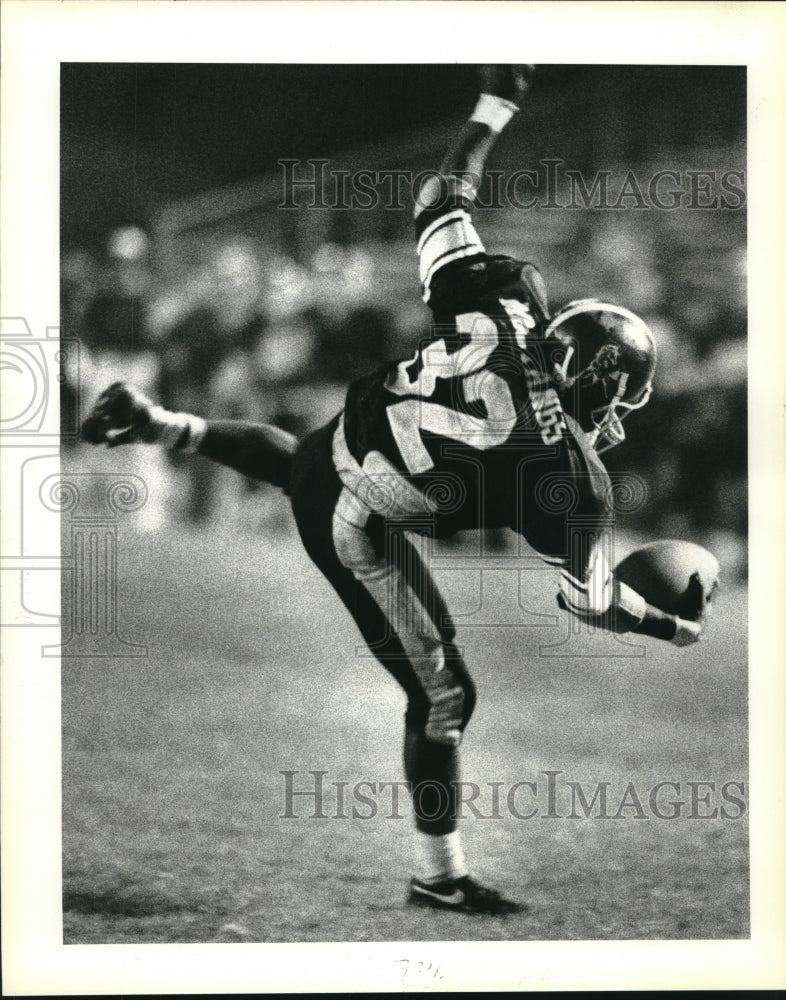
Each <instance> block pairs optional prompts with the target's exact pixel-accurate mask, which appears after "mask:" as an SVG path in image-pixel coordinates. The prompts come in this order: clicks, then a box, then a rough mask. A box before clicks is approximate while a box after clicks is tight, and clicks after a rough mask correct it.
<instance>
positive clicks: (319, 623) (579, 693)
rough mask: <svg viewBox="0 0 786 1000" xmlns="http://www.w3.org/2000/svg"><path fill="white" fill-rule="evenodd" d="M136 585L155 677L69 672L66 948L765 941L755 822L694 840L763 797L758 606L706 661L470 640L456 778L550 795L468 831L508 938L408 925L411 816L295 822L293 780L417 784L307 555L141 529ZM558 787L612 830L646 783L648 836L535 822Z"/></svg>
mask: <svg viewBox="0 0 786 1000" xmlns="http://www.w3.org/2000/svg"><path fill="white" fill-rule="evenodd" d="M131 520H132V519H131V518H129V524H130V523H131ZM453 554H455V551H454V553H453ZM120 565H121V579H120V619H121V630H122V632H123V634H124V636H125V637H126V638H127V639H130V640H134V641H144V642H146V643H147V644H148V646H149V653H148V656H147V657H144V658H124V659H113V660H109V659H82V660H80V659H64V660H63V794H64V799H63V801H64V814H63V837H64V841H63V842H64V849H63V850H64V856H63V889H64V937H65V941H66V943H76V942H80V943H96V942H116V943H123V942H209V941H336V940H346V941H385V940H415V941H416V940H469V939H478V940H495V939H499V940H555V939H603V938H606V939H636V938H648V939H658V938H662V939H666V938H691V939H702V938H739V937H747V936H748V934H749V920H748V850H747V817H746V816H740V817H739V818H727V819H723V818H715V819H696V818H689V814H690V812H691V802H690V799H691V792H690V789H689V787H688V785H687V784H686V783H687V782H688V781H704V780H706V781H714V782H716V789H715V791H714V792H711V791H710V792H708V791H707V789H706V788H705V789H703V790H702V789H700V790H699V791H698V792H697V794H700V795H708V796H709V800H708V804H707V805H703V804H701V803H699V805H698V806H697V807H696V809H695V810H694V811H698V812H701V813H704V812H707V811H710V810H711V809H712V808H713V807H715V806H719V805H722V804H724V803H723V802H722V801H721V799H720V794H719V789H720V785H721V784H723V783H724V782H726V781H732V780H736V781H744V780H746V773H747V728H746V727H747V702H746V674H747V668H746V618H745V614H746V612H745V602H746V594H745V591H744V590H743V589H741V588H736V589H735V588H734V587H727V588H726V590H725V591H724V592H723V593H722V595H721V597H720V599H719V605H718V610H717V612H716V616H715V618H714V620H713V622H712V629H711V631H710V634H709V635H708V636H707V637H706V639H705V641H703V642H702V643H700V644H699V646H697V647H694V648H693V649H691V650H677V649H673V648H671V647H668V646H662V645H659V644H657V643H654V642H649V641H647V645H646V655H645V656H643V657H639V658H632V657H626V658H612V657H608V656H606V655H605V653H604V650H606V651H607V650H608V649H609V647H608V646H604V645H603V643H604V642H606V640H605V639H600V640H599V641H596V642H592V641H591V640H590V639H588V638H586V637H582V638H581V643H582V645H581V646H580V648H579V647H577V648H578V649H579V652H583V653H584V654H587V653H594V654H595V655H591V656H588V655H574V656H571V657H567V658H561V657H554V656H548V655H540V654H539V646H540V645H542V644H544V643H545V644H549V643H551V644H553V643H555V642H557V641H558V640H559V638H560V635H561V629H563V628H564V627H565V626H564V622H563V623H562V624H561V625H559V626H555V627H548V626H547V627H542V628H521V627H514V626H512V625H511V626H510V627H490V626H489V627H471V623H472V622H474V621H477V620H483V618H482V616H475V618H470V619H469V624H467V625H466V626H465V627H464V628H462V629H461V630H460V634H459V641H460V642H461V643H462V644H463V645H464V647H465V651H466V656H467V660H468V662H469V664H470V667H471V670H472V672H473V675H474V677H475V680H476V682H477V685H478V689H479V701H478V708H477V710H476V714H475V717H474V719H473V722H472V724H471V726H470V728H469V730H468V733H467V736H466V740H465V751H464V775H463V776H464V778H465V780H467V781H475V782H477V783H478V784H480V785H481V786H482V787H483V788H484V789H487V785H486V784H485V783H487V782H490V781H496V782H502V783H504V785H503V786H502V787H503V796H504V789H505V788H507V787H509V786H510V785H511V784H513V783H514V782H516V781H532V782H538V789H539V794H538V798H537V802H536V804H538V805H539V806H540V813H541V815H538V816H536V817H534V818H532V819H519V818H516V817H515V816H514V815H511V814H510V812H508V811H506V810H502V812H503V815H502V816H501V817H498V818H486V819H481V818H472V817H470V818H468V819H467V820H466V821H465V823H464V830H465V837H466V849H467V853H468V856H469V858H470V860H471V862H472V863H473V868H474V871H475V873H476V874H477V875H478V876H479V877H481V878H483V879H485V880H486V881H487V882H489V883H490V884H492V885H495V886H498V887H500V888H502V889H504V890H505V891H506V892H507V893H508V894H509V895H511V896H512V897H514V898H516V899H518V900H520V901H522V902H524V903H526V904H527V906H528V909H527V910H526V912H524V913H523V914H521V915H517V916H514V917H509V918H507V919H500V918H494V917H473V916H466V915H460V914H452V913H448V914H441V913H436V912H434V911H428V910H425V911H424V910H418V909H412V908H410V907H407V906H406V905H405V896H406V887H407V881H408V878H409V876H410V874H412V873H413V872H414V871H415V870H416V868H417V862H418V858H417V856H416V853H415V845H414V836H413V834H412V823H411V817H410V814H409V808H408V804H407V803H405V802H404V801H402V804H401V810H400V812H401V815H402V816H403V818H400V819H394V818H390V815H389V813H390V809H389V808H385V803H389V802H390V799H389V797H388V798H384V799H382V798H380V808H379V813H378V815H377V816H376V817H375V818H370V819H339V818H329V819H324V820H321V819H312V818H310V815H311V807H310V805H309V802H308V801H307V800H305V799H303V800H300V803H299V804H298V807H297V815H298V816H299V818H290V819H284V818H281V814H282V813H283V812H284V806H285V802H284V778H283V776H282V774H281V772H282V771H285V770H291V771H296V772H301V774H300V775H299V776H298V777H297V779H296V780H297V782H298V787H299V788H302V787H305V785H306V781H307V777H308V776H307V775H305V772H308V771H310V770H322V771H326V772H328V774H327V775H326V778H325V781H326V782H332V781H346V782H349V787H350V788H351V787H352V785H353V783H354V782H356V781H359V780H361V779H367V780H370V781H377V782H379V781H397V780H401V778H402V773H401V763H400V758H401V749H400V745H401V735H402V720H401V715H402V712H403V708H404V704H403V697H402V695H401V694H400V692H399V691H398V689H397V687H396V686H395V684H394V683H393V682H392V681H391V680H390V679H389V678H388V677H387V675H386V673H385V672H384V671H383V669H382V668H381V667H380V666H379V665H378V664H377V663H376V661H374V660H372V659H370V658H368V657H367V656H362V655H357V652H356V647H357V644H358V642H359V637H358V635H357V633H356V632H355V629H354V626H353V625H352V622H351V620H350V619H349V617H348V616H347V615H346V613H345V612H344V611H343V609H342V608H341V607H340V606H339V603H338V600H337V599H336V598H335V596H334V595H333V593H332V591H331V590H330V589H329V587H328V586H327V585H326V583H325V582H324V581H323V580H322V578H321V577H320V575H319V574H318V572H317V571H316V570H315V569H314V568H313V567H312V566H311V564H310V563H309V562H308V560H307V558H306V556H305V555H304V553H303V552H302V550H301V548H300V544H299V541H298V540H297V538H296V536H295V535H294V533H292V534H286V533H284V534H278V533H274V534H253V535H252V534H250V533H248V534H242V533H241V534H236V533H233V532H232V531H230V530H228V529H227V530H226V531H223V532H218V533H213V532H208V531H195V530H194V531H186V530H185V529H181V530H178V531H175V532H174V533H170V532H164V531H163V530H157V531H152V532H148V533H144V534H139V535H134V534H133V525H132V526H131V527H124V528H123V530H122V532H121V535H120ZM438 577H439V580H440V582H441V584H442V586H443V589H444V591H445V593H446V595H447V596H448V597H449V599H450V600H451V602H452V604H453V607H454V609H455V610H456V611H457V612H459V613H462V612H468V611H469V610H471V609H472V608H473V607H474V605H475V604H476V603H477V601H476V598H477V588H478V579H479V578H478V574H477V572H476V571H474V570H472V569H465V570H464V571H461V572H459V571H455V572H454V571H447V570H446V569H444V568H443V571H441V572H440V573H439V574H438ZM554 584H555V581H554V580H553V579H552V577H551V575H550V574H549V573H531V574H528V575H526V576H525V578H524V585H523V592H522V596H523V598H524V603H525V605H526V606H527V607H528V608H530V609H532V610H538V611H540V612H542V613H548V614H551V613H554V612H555V611H556V607H555V604H554V599H553V591H554ZM516 586H517V583H516V575H515V574H504V573H503V574H500V575H498V576H497V577H495V578H493V579H492V577H491V576H489V577H488V578H487V579H486V582H485V587H486V593H487V595H490V601H491V603H490V607H491V608H492V617H491V618H487V619H486V620H492V621H493V620H495V617H494V616H496V620H497V621H510V622H513V621H515V610H516V605H515V602H516V595H515V587H516ZM495 588H496V589H495ZM506 602H507V604H506ZM484 607H485V606H484ZM484 613H485V612H484ZM571 648H572V647H571ZM546 770H551V771H562V772H563V774H562V775H561V776H560V778H559V780H560V781H561V782H565V781H568V780H571V781H577V782H580V783H581V784H582V787H583V788H584V789H585V790H587V791H592V789H593V788H594V787H595V786H596V784H597V783H598V782H600V781H606V782H609V783H610V784H609V786H608V797H609V803H610V805H609V811H610V812H615V811H616V810H617V803H618V802H619V801H620V799H621V798H622V797H623V793H624V790H625V788H626V785H627V784H628V783H629V782H631V781H632V782H634V785H635V788H636V790H637V791H638V793H639V794H640V797H641V799H642V802H643V805H644V811H645V813H646V818H643V819H636V818H635V813H636V809H635V808H628V809H625V810H623V812H622V818H621V819H619V820H616V821H614V820H603V819H599V818H595V817H594V816H593V815H592V814H591V815H590V818H579V819H573V820H571V819H567V818H561V819H552V820H549V819H544V818H543V816H542V813H544V812H545V811H546V808H547V806H546V799H545V782H546V778H545V776H544V774H543V772H544V771H546ZM659 780H674V781H679V782H681V793H682V794H681V795H680V798H681V799H683V800H685V801H686V803H687V805H686V806H685V808H684V809H683V815H682V817H681V818H677V819H673V820H665V819H659V818H657V817H656V816H654V815H652V813H651V811H650V809H649V807H648V805H647V798H646V797H647V794H648V791H649V789H650V788H651V786H652V785H653V784H654V783H655V782H657V781H659ZM560 788H561V792H560V794H562V793H563V792H564V791H565V789H566V788H567V786H564V785H560ZM746 791H747V786H746ZM674 797H675V794H674V792H673V791H671V792H668V790H667V794H666V796H665V800H668V799H669V798H674ZM503 801H504V799H503ZM478 802H479V803H482V802H485V803H486V805H488V797H487V793H484V796H483V797H481V799H479V800H478ZM517 802H518V808H519V809H520V810H522V811H524V810H526V809H527V808H529V806H530V805H531V804H532V803H533V802H535V799H534V798H530V799H527V798H526V797H522V798H521V799H519V800H517ZM326 803H327V804H326V806H325V811H326V813H329V814H330V815H331V816H334V815H335V811H336V802H335V795H333V796H332V797H330V796H326ZM560 803H561V804H560V805H559V811H560V812H561V814H567V813H569V811H570V808H569V805H568V806H565V802H564V801H563V800H560ZM349 809H350V810H351V803H350V806H349ZM482 811H483V812H484V814H485V813H486V812H487V811H488V810H487V809H486V808H485V806H483V807H482ZM730 811H731V814H732V815H737V814H738V813H739V812H740V811H741V810H739V809H736V810H734V809H731V810H730Z"/></svg>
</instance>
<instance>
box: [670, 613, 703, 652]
mask: <svg viewBox="0 0 786 1000" xmlns="http://www.w3.org/2000/svg"><path fill="white" fill-rule="evenodd" d="M702 631H703V626H702V624H701V622H689V621H687V620H686V619H685V618H678V619H677V631H676V632H675V633H674V638H673V639H672V640H671V643H672V645H673V646H692V645H693V643H694V642H698V641H699V639H701V633H702Z"/></svg>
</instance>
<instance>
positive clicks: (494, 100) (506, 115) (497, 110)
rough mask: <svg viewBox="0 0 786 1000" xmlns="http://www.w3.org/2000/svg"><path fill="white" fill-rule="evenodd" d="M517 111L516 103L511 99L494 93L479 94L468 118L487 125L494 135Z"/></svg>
mask: <svg viewBox="0 0 786 1000" xmlns="http://www.w3.org/2000/svg"><path fill="white" fill-rule="evenodd" d="M517 111H518V105H516V104H514V103H513V101H506V100H505V98H504V97H497V96H496V95H495V94H481V95H480V97H479V98H478V103H477V104H476V105H475V110H474V111H473V112H472V115H471V117H470V119H469V120H470V121H471V122H480V123H481V125H488V127H489V128H490V129H491V131H492V132H494V134H495V135H496V134H497V133H499V132H501V131H502V130H503V128H505V126H506V125H507V124H508V122H509V121H510V119H511V118H512V117H513V115H515V113H516V112H517Z"/></svg>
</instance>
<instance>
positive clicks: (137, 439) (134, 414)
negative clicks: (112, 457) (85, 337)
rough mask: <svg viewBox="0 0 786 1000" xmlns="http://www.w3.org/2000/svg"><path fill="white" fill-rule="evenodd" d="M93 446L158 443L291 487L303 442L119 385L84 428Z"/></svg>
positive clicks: (276, 430) (270, 428) (276, 429)
mask: <svg viewBox="0 0 786 1000" xmlns="http://www.w3.org/2000/svg"><path fill="white" fill-rule="evenodd" d="M82 437H83V439H84V440H85V441H88V442H89V443H90V444H105V445H107V446H108V447H110V448H116V447H118V446H119V445H123V444H158V445H161V446H162V447H164V448H169V449H171V450H173V451H180V452H183V453H186V454H188V453H192V454H193V453H195V452H198V453H199V454H200V455H204V456H205V457H206V458H210V459H212V460H213V461H214V462H219V463H220V464H221V465H226V466H228V467H229V468H231V469H235V471H237V472H239V473H241V475H244V476H248V477H249V478H250V479H257V480H260V481H262V482H268V483H272V484H273V485H274V486H279V487H281V488H285V487H286V486H287V485H288V483H289V473H290V469H291V464H292V456H293V455H294V453H295V449H296V448H297V439H296V438H295V437H294V436H293V435H292V434H288V433H287V432H286V431H283V430H281V428H280V427H274V426H272V425H271V424H255V423H250V422H247V421H242V420H209V421H208V420H204V419H203V418H202V417H198V416H196V415H194V414H192V413H173V412H171V411H170V410H166V409H164V407H163V406H157V405H156V404H155V403H153V401H152V400H150V399H148V398H147V396H146V395H145V394H144V393H143V392H141V391H140V390H139V389H137V388H135V387H134V386H131V385H127V384H126V383H124V382H114V383H113V384H112V385H110V386H109V388H108V389H106V390H105V391H104V392H103V393H102V394H101V395H100V396H99V398H98V401H97V402H96V404H95V406H94V407H93V409H92V410H91V412H90V414H89V415H88V417H87V419H86V420H85V422H84V423H83V425H82Z"/></svg>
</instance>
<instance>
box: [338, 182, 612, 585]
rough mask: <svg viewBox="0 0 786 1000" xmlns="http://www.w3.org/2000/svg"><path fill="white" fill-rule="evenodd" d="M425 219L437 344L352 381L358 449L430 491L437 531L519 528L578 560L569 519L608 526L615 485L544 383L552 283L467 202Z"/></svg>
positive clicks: (349, 430)
mask: <svg viewBox="0 0 786 1000" xmlns="http://www.w3.org/2000/svg"><path fill="white" fill-rule="evenodd" d="M417 223H418V234H419V242H418V251H419V256H420V266H421V280H422V282H423V287H424V298H426V300H427V301H428V304H429V305H430V307H431V309H432V312H433V315H434V323H433V327H432V331H431V336H430V337H429V338H428V340H426V341H425V342H424V343H422V344H421V346H420V347H419V349H418V350H417V351H416V353H415V355H414V357H412V358H410V359H408V360H405V361H401V362H398V363H395V364H392V365H390V366H388V367H386V368H384V369H380V370H379V371H377V372H374V373H373V374H371V375H368V376H366V377H365V378H362V379H359V380H358V381H356V382H354V383H353V384H352V386H351V387H350V389H349V393H348V395H347V401H346V408H345V413H344V433H345V437H346V443H347V446H348V449H349V451H350V453H351V455H352V456H353V458H354V459H355V460H356V462H357V463H358V465H359V466H360V467H364V463H366V462H367V460H368V458H369V456H373V457H374V458H376V457H377V456H379V455H380V454H381V455H382V456H384V458H385V459H386V460H387V461H388V462H389V463H390V464H391V465H392V466H393V467H395V469H396V470H398V472H400V473H401V474H402V475H403V476H404V477H405V478H406V479H407V480H408V481H409V482H410V483H411V484H412V486H414V487H415V488H417V489H418V490H419V491H420V492H421V493H422V494H424V495H426V496H428V497H430V498H431V499H432V503H431V508H430V509H431V510H432V511H433V512H434V529H435V531H436V533H437V534H438V535H447V534H451V533H453V532H454V531H458V530H462V529H468V528H492V527H510V528H512V529H514V530H516V531H518V532H519V533H520V534H522V535H523V536H524V537H525V538H526V540H527V541H528V543H529V544H530V545H531V546H532V547H533V548H534V549H535V550H536V551H537V552H538V553H539V554H540V555H542V556H544V557H545V558H547V559H548V560H549V561H553V562H556V563H560V564H563V565H569V562H570V563H572V562H573V561H574V560H572V559H570V558H569V557H570V552H569V538H568V533H567V521H568V518H569V517H573V518H574V519H581V520H582V523H584V524H588V523H589V524H591V523H592V522H593V521H594V520H597V523H598V526H599V527H600V526H601V525H602V524H603V523H604V522H605V521H606V520H607V514H608V497H609V479H608V475H607V473H606V470H605V469H604V467H603V465H602V464H601V462H600V461H599V459H598V457H597V455H596V454H595V452H594V450H593V449H592V447H591V446H590V444H589V442H588V440H587V438H586V436H585V435H584V433H583V431H582V430H581V429H580V428H579V427H578V425H577V424H576V423H575V422H574V421H573V420H572V419H571V418H570V417H568V416H567V415H566V414H565V413H564V412H563V410H562V407H561V405H560V401H559V397H558V396H557V393H556V391H555V390H554V388H553V387H552V386H551V385H550V383H549V380H548V378H547V364H548V355H547V353H546V352H545V345H544V344H543V341H542V339H541V335H542V331H543V330H544V328H545V326H546V325H547V322H548V306H547V301H546V292H545V286H544V283H543V279H542V277H541V275H540V273H539V271H538V270H537V268H535V267H534V266H533V265H532V264H528V263H523V262H521V261H516V260H513V259H512V258H510V257H503V256H492V255H489V254H487V253H486V252H485V250H484V248H483V246H482V244H481V243H480V240H479V238H478V236H477V233H476V232H475V229H474V226H473V225H472V221H471V218H470V216H469V212H468V206H466V205H465V204H461V203H460V201H458V202H457V201H455V200H454V201H453V202H447V203H446V204H445V205H444V206H442V207H440V208H437V209H434V210H431V211H427V212H423V213H421V215H420V217H419V218H418V220H417ZM584 568H585V567H582V570H583V569H584ZM582 576H583V572H582Z"/></svg>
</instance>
